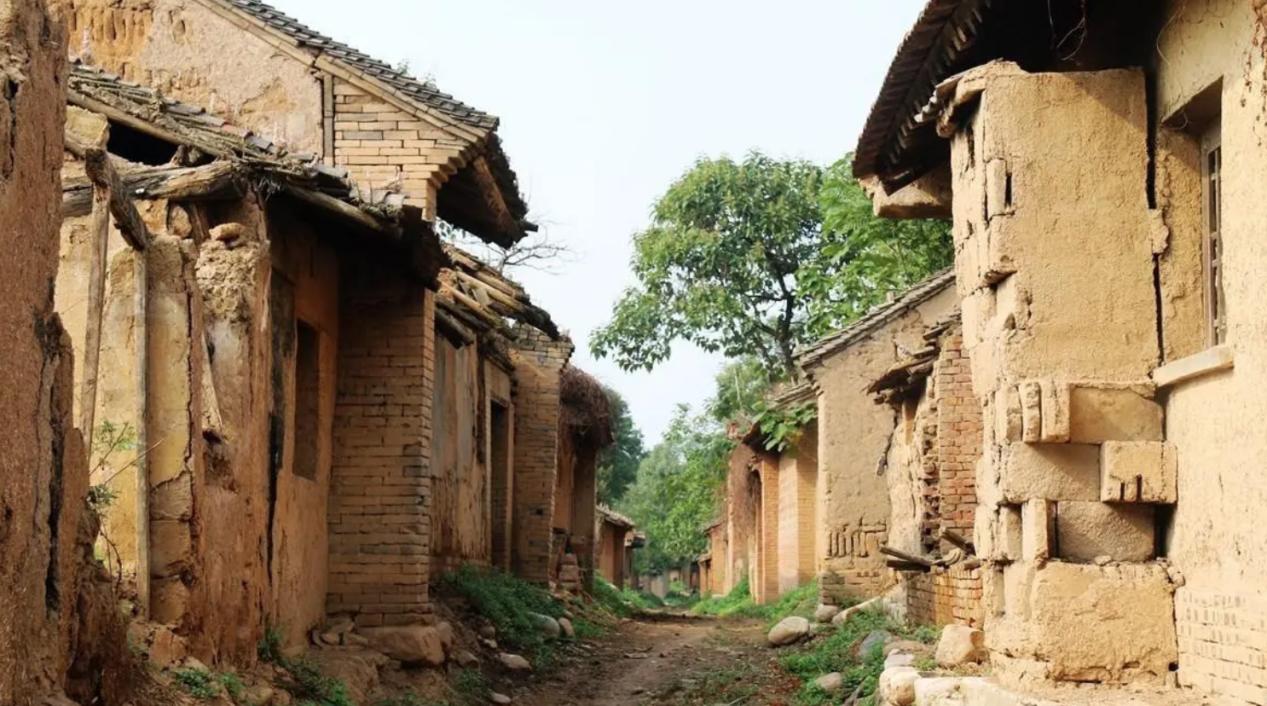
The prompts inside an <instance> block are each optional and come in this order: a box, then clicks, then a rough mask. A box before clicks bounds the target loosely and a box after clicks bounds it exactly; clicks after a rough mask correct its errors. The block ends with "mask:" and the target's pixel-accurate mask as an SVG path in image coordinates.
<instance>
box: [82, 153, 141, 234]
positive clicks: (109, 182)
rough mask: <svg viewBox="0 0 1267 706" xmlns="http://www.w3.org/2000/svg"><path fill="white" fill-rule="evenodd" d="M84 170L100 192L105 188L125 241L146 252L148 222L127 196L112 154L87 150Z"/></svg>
mask: <svg viewBox="0 0 1267 706" xmlns="http://www.w3.org/2000/svg"><path fill="white" fill-rule="evenodd" d="M84 170H85V171H86V172H87V174H88V178H89V179H91V180H92V183H93V184H94V185H96V187H97V188H99V189H105V190H106V194H107V197H108V200H109V205H110V214H111V215H112V216H114V221H115V226H116V227H117V228H118V229H119V232H120V233H122V234H123V239H124V240H125V241H127V243H128V245H130V246H132V249H133V250H144V249H145V248H147V247H149V243H150V234H149V230H148V229H147V228H146V227H145V221H144V220H142V218H141V214H140V213H139V212H137V210H136V204H134V203H132V199H131V198H130V197H129V196H128V193H127V189H126V188H125V187H124V186H123V182H122V180H121V179H119V173H118V172H117V171H115V168H114V164H113V163H112V162H111V160H110V155H109V153H107V152H106V151H105V150H103V149H101V148H98V147H89V148H87V149H86V150H84Z"/></svg>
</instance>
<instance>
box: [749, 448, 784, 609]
mask: <svg viewBox="0 0 1267 706" xmlns="http://www.w3.org/2000/svg"><path fill="white" fill-rule="evenodd" d="M758 463H760V464H761V508H760V509H759V510H757V512H758V513H759V514H760V519H759V522H760V525H759V526H760V531H759V532H758V533H757V584H756V585H755V586H753V587H752V598H753V600H755V601H756V602H757V603H769V602H770V601H773V600H775V599H776V598H778V597H779V461H778V459H777V458H774V457H772V456H770V455H768V454H760V460H759V461H758Z"/></svg>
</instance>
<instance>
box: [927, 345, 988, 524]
mask: <svg viewBox="0 0 1267 706" xmlns="http://www.w3.org/2000/svg"><path fill="white" fill-rule="evenodd" d="M934 390H935V392H934V394H935V395H936V398H937V453H936V459H937V500H938V512H937V519H938V525H939V527H940V528H944V529H948V530H952V531H954V532H957V533H958V534H960V535H961V536H964V537H971V536H972V529H973V523H974V521H975V518H976V509H977V483H976V473H977V461H978V460H980V458H981V434H982V428H981V406H980V405H979V404H978V403H977V400H976V397H974V396H973V392H972V370H971V365H970V363H969V361H968V358H967V355H966V353H965V352H964V350H963V331H962V329H961V328H959V327H955V328H953V329H952V330H951V332H948V333H947V334H946V335H945V336H944V337H943V338H942V341H941V354H940V356H939V357H938V360H937V367H936V371H935V373H934Z"/></svg>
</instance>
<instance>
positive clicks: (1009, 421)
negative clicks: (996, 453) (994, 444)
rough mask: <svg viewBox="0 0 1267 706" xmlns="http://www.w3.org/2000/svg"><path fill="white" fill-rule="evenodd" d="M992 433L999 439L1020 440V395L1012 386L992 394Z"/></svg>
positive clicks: (1021, 423)
mask: <svg viewBox="0 0 1267 706" xmlns="http://www.w3.org/2000/svg"><path fill="white" fill-rule="evenodd" d="M994 422H995V424H994V434H995V436H996V437H997V438H998V439H999V440H1000V441H1020V440H1021V433H1022V428H1023V422H1022V417H1021V396H1020V392H1019V391H1018V390H1017V389H1016V388H1014V387H1005V388H1003V389H1001V390H998V391H997V392H995V394H994Z"/></svg>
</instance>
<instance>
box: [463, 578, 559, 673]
mask: <svg viewBox="0 0 1267 706" xmlns="http://www.w3.org/2000/svg"><path fill="white" fill-rule="evenodd" d="M441 586H442V587H443V588H444V589H445V590H447V591H451V592H452V593H454V594H456V595H459V596H462V597H463V598H465V599H466V600H467V601H468V602H469V603H470V604H471V607H472V608H474V609H475V610H476V611H477V612H478V613H479V614H480V615H482V616H484V617H485V618H488V620H489V621H490V622H491V623H492V624H493V627H495V628H497V640H498V642H501V643H505V644H506V645H509V646H511V647H514V648H515V649H518V650H522V651H523V652H525V653H527V654H526V656H527V657H528V658H529V659H531V660H532V661H533V663H534V666H540V665H537V664H536V663H537V662H538V661H539V660H540V659H541V658H542V657H543V656H546V655H545V654H544V653H546V652H547V651H548V650H547V644H546V643H547V640H546V637H545V636H544V635H543V634H542V633H541V630H540V629H539V628H538V627H537V624H536V622H535V621H534V620H533V619H532V613H539V614H541V615H548V616H550V617H552V618H556V619H557V618H561V617H563V604H561V603H560V602H558V601H557V600H555V599H554V597H553V596H551V595H550V593H549V592H548V591H546V590H545V589H544V588H541V587H540V586H537V585H534V584H531V583H528V582H527V581H523V580H521V579H518V578H515V577H514V576H511V575H509V574H505V573H502V572H500V571H489V570H486V569H480V568H477V567H473V566H463V567H461V568H460V569H458V570H457V571H453V572H450V573H448V574H445V575H444V578H443V579H442V580H441Z"/></svg>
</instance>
